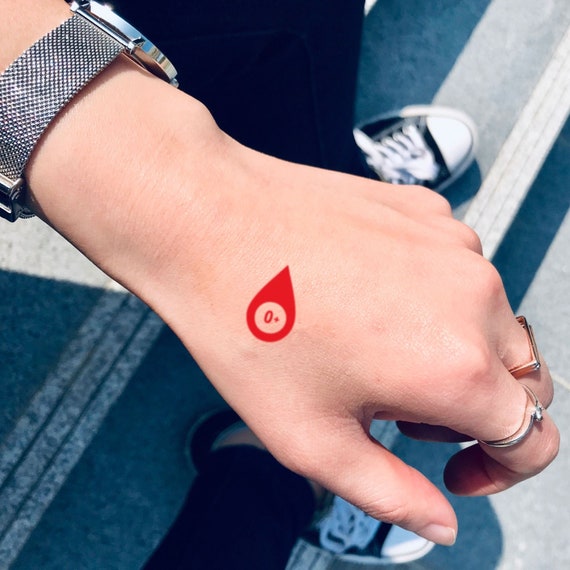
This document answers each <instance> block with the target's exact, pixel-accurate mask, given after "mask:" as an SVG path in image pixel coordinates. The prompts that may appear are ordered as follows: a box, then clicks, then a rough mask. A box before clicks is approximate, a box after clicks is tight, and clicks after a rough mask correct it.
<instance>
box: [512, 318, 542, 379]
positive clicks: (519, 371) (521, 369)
mask: <svg viewBox="0 0 570 570" xmlns="http://www.w3.org/2000/svg"><path fill="white" fill-rule="evenodd" d="M517 321H518V322H519V324H520V325H521V327H522V328H523V329H524V330H525V332H526V336H527V338H528V345H529V348H530V356H531V360H530V361H529V362H526V363H525V364H521V365H520V366H515V367H514V368H509V372H510V373H511V374H512V375H513V376H514V377H515V378H520V377H521V376H524V375H525V374H528V373H529V372H533V371H534V370H538V369H539V368H540V357H539V355H538V349H537V348H536V341H535V340H534V334H533V332H532V327H531V326H530V325H529V324H528V322H527V320H526V319H525V318H524V317H523V316H522V315H521V316H519V317H517Z"/></svg>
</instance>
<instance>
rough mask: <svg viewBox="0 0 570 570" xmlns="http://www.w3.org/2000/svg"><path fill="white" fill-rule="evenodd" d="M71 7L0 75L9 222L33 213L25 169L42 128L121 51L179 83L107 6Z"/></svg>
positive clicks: (0, 163)
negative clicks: (68, 15)
mask: <svg viewBox="0 0 570 570" xmlns="http://www.w3.org/2000/svg"><path fill="white" fill-rule="evenodd" d="M70 9H71V11H72V12H73V16H72V17H71V18H69V19H68V20H66V21H65V22H63V24H61V25H60V26H58V27H57V28H55V29H54V30H52V31H51V32H49V33H48V34H46V35H45V36H44V37H43V38H41V39H40V40H38V41H37V42H36V43H35V44H34V45H32V46H31V47H30V48H29V49H27V50H26V51H25V52H24V53H23V54H22V55H21V56H20V57H19V58H18V59H16V60H15V61H14V62H13V63H12V64H11V65H10V66H9V67H8V68H7V69H6V71H5V72H4V73H2V75H0V217H2V218H5V219H7V220H9V221H11V222H14V221H16V220H17V219H18V218H26V217H31V216H33V213H32V212H31V211H29V210H28V209H27V208H26V206H25V203H24V195H25V190H26V182H25V179H24V174H23V173H24V169H25V167H26V164H27V163H28V160H29V158H30V156H31V154H32V151H33V149H34V148H35V146H36V144H37V142H38V141H39V139H40V137H41V135H42V133H43V132H44V131H45V130H46V128H47V127H48V125H49V124H50V123H51V121H52V120H53V119H54V118H55V117H56V116H57V114H58V113H59V112H60V111H61V109H62V108H63V107H64V106H65V105H66V104H67V103H69V101H70V100H71V99H72V98H73V97H74V96H75V95H76V94H77V93H78V92H79V91H80V90H81V89H82V88H83V87H85V85H87V83H89V82H90V81H91V80H92V79H93V78H94V77H96V76H97V75H98V74H99V73H100V72H101V71H103V69H105V68H106V67H107V66H108V65H110V64H111V63H112V62H113V61H114V60H115V59H116V58H117V57H118V56H119V55H120V54H125V55H127V56H128V57H129V58H131V59H132V60H133V61H135V62H136V63H137V64H139V65H140V66H142V67H144V68H145V69H147V70H148V71H150V72H151V73H153V74H154V75H156V76H157V77H160V78H161V79H164V80H165V81H167V82H168V83H170V84H171V85H173V86H174V87H178V82H177V80H176V69H175V68H174V66H173V65H172V63H171V62H170V61H169V60H168V58H167V57H166V56H165V55H164V54H163V53H162V52H161V51H160V50H159V49H158V48H157V47H156V46H155V45H154V44H153V43H152V42H151V41H149V40H148V39H147V38H146V37H145V36H144V35H143V34H141V33H140V32H139V31H138V30H136V29H135V28H134V27H133V26H131V25H130V24H128V23H127V22H125V20H123V19H122V18H121V17H120V16H118V15H117V14H115V13H114V12H113V11H112V10H111V9H110V8H109V7H107V6H104V5H103V4H99V3H98V2H94V1H90V0H75V1H73V2H72V3H71V4H70Z"/></svg>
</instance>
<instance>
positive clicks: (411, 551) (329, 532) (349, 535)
mask: <svg viewBox="0 0 570 570" xmlns="http://www.w3.org/2000/svg"><path fill="white" fill-rule="evenodd" d="M317 529H318V533H319V546H320V547H321V548H322V549H324V550H327V551H329V552H331V553H332V554H333V555H334V556H335V558H336V559H340V560H344V561H346V562H354V563H358V564H359V565H370V566H379V565H387V564H401V563H404V562H411V561H413V560H417V559H418V558H421V557H423V556H425V555H426V554H427V553H428V552H429V551H430V550H431V549H432V548H433V547H434V543H433V542H430V541H429V540H426V539H425V538H422V537H421V536H418V535H417V534H415V533H413V532H410V531H408V530H404V529H403V528H400V527H398V526H395V525H391V524H387V523H383V522H380V521H377V520H376V519H373V518H372V517H370V516H368V515H367V514H366V513H364V512H363V511H361V510H360V509H359V508H357V507H355V506H353V505H351V504H350V503H347V502H346V501H345V500H344V499H341V498H340V497H338V496H335V498H334V501H333V504H332V508H331V509H330V511H329V512H328V513H327V515H325V516H324V517H323V518H322V519H321V520H320V521H319V522H318V523H317Z"/></svg>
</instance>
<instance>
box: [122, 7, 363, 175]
mask: <svg viewBox="0 0 570 570" xmlns="http://www.w3.org/2000/svg"><path fill="white" fill-rule="evenodd" d="M115 4H117V9H118V10H120V12H121V13H124V14H125V16H126V17H127V19H130V20H131V21H132V22H133V23H134V24H136V25H137V26H138V27H139V28H140V29H141V30H142V31H143V32H144V33H145V34H147V35H148V36H149V37H150V38H151V39H152V40H153V41H154V42H156V43H157V45H158V46H159V47H160V48H161V49H162V50H163V51H164V52H165V53H166V54H167V55H168V57H169V58H170V59H171V60H172V61H173V62H174V64H175V66H176V67H177V69H178V70H179V78H180V83H181V88H182V89H183V90H185V91H186V92H188V93H190V94H191V95H193V96H195V97H196V98H198V99H199V100H201V101H202V102H203V103H204V104H205V105H206V106H207V107H208V108H209V109H210V111H212V113H213V115H214V118H215V119H216V121H217V122H218V124H219V125H220V127H221V128H222V129H223V130H224V131H225V132H227V133H228V134H230V135H231V136H233V137H234V138H236V139H237V140H239V141H240V142H242V143H243V144H246V145H247V146H250V147H252V148H255V149H258V150H260V151H262V152H265V153H267V154H271V155H273V156H277V157H281V158H284V159H286V160H291V161H294V162H300V163H304V164H310V165H313V166H320V167H324V168H329V169H333V170H340V171H344V172H351V173H354V174H361V175H366V169H365V168H364V167H363V163H362V159H361V156H360V152H359V151H358V148H357V147H356V145H355V143H354V140H353V137H352V126H353V115H354V100H355V90H356V78H357V70H358V58H359V52H360V40H361V32H362V22H363V4H364V1H363V0H327V1H326V2H322V1H319V0H181V1H178V0H170V1H169V2H168V3H167V4H161V3H158V2H154V1H153V2H149V1H148V0H139V1H135V0H119V1H118V2H116V3H115Z"/></svg>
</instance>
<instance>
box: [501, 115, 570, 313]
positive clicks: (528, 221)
mask: <svg viewBox="0 0 570 570" xmlns="http://www.w3.org/2000/svg"><path fill="white" fill-rule="evenodd" d="M569 155H570V120H568V121H567V122H566V125H565V126H564V128H563V129H562V132H561V133H560V136H559V137H558V140H557V141H556V143H555V145H554V146H553V148H552V150H551V151H550V154H549V155H548V158H547V159H546V162H545V163H544V165H543V167H542V170H541V171H540V174H539V175H538V177H537V179H536V180H535V182H534V184H533V186H532V188H531V189H530V191H529V193H528V194H527V197H526V199H525V201H524V202H523V204H522V206H521V208H520V210H519V213H518V215H517V217H516V218H515V219H514V221H513V223H512V225H511V227H510V228H509V231H508V232H507V234H506V235H505V238H504V239H503V241H502V243H501V246H500V247H499V249H498V250H497V253H496V254H495V256H494V258H493V263H494V265H495V267H497V269H498V270H499V273H500V274H501V276H502V277H503V282H504V284H505V288H506V290H507V294H508V296H509V301H510V302H511V305H512V307H513V309H515V310H516V309H517V307H518V306H519V305H520V304H521V302H522V300H523V298H524V296H525V294H526V292H527V290H528V288H529V287H530V285H531V283H532V281H533V279H534V277H535V275H536V273H537V272H538V270H539V268H540V265H541V263H542V261H543V259H544V257H545V255H546V253H547V252H548V248H549V247H550V245H551V244H552V241H553V240H554V237H555V236H556V234H557V232H558V229H559V228H560V226H561V225H562V222H563V221H564V218H565V217H566V215H567V213H568V210H569V209H570V192H569V191H568V189H569V188H570V170H569V169H568V156H569Z"/></svg>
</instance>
